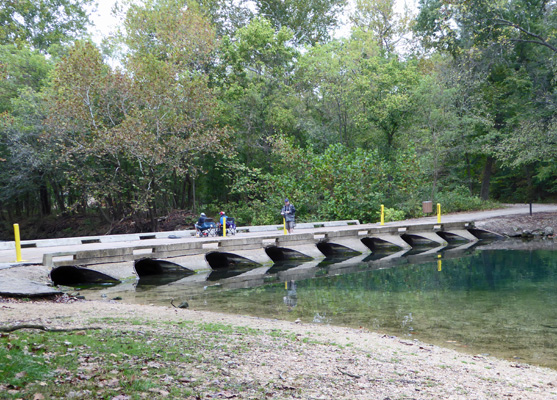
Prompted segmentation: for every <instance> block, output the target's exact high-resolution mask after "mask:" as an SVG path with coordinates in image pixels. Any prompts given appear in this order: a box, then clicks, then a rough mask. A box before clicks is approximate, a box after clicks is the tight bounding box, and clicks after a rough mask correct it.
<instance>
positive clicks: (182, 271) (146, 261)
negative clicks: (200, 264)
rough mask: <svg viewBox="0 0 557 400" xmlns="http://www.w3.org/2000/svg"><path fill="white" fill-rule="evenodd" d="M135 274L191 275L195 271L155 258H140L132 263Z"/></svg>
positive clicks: (140, 275) (141, 275)
mask: <svg viewBox="0 0 557 400" xmlns="http://www.w3.org/2000/svg"><path fill="white" fill-rule="evenodd" d="M134 268H135V272H136V273H137V276H139V277H143V276H153V275H182V276H187V275H192V274H194V273H195V271H192V270H191V269H188V268H186V267H182V266H181V265H179V264H176V263H173V262H170V261H166V260H156V259H152V258H142V259H141V260H137V261H136V262H135V263H134Z"/></svg>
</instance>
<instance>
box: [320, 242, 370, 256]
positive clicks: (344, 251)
mask: <svg viewBox="0 0 557 400" xmlns="http://www.w3.org/2000/svg"><path fill="white" fill-rule="evenodd" d="M317 248H318V249H319V251H320V252H321V253H323V254H324V255H325V257H335V256H357V255H360V254H362V253H361V252H359V251H358V250H354V249H351V248H350V247H346V246H343V245H341V244H337V243H331V242H319V243H317Z"/></svg>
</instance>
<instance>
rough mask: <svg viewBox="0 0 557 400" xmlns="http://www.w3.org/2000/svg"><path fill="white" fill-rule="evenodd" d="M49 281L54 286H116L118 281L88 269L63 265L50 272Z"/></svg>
mask: <svg viewBox="0 0 557 400" xmlns="http://www.w3.org/2000/svg"><path fill="white" fill-rule="evenodd" d="M50 279H51V280H52V282H54V284H55V285H64V286H79V285H100V284H117V283H120V280H118V279H116V278H113V277H112V276H110V275H107V274H104V273H102V272H99V271H95V270H93V269H89V268H83V267H76V266H73V265H64V266H61V267H56V268H54V269H53V270H52V271H50Z"/></svg>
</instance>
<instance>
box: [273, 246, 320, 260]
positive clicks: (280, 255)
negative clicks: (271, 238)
mask: <svg viewBox="0 0 557 400" xmlns="http://www.w3.org/2000/svg"><path fill="white" fill-rule="evenodd" d="M265 253H267V255H268V256H269V258H270V259H271V260H273V261H274V262H277V261H288V260H296V261H311V260H313V258H312V257H310V256H307V255H305V254H303V253H300V252H299V251H296V250H292V249H287V248H285V247H278V246H267V247H265Z"/></svg>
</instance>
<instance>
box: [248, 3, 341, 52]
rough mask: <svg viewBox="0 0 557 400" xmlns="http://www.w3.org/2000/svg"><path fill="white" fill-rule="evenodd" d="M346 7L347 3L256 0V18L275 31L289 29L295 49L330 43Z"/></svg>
mask: <svg viewBox="0 0 557 400" xmlns="http://www.w3.org/2000/svg"><path fill="white" fill-rule="evenodd" d="M346 4H347V1H346V0H308V1H298V0H255V5H256V8H257V13H258V15H259V16H260V17H263V18H265V19H267V20H269V21H271V24H272V25H273V26H274V27H275V29H276V30H280V29H282V28H289V29H291V30H292V32H294V37H293V41H294V43H295V44H296V45H304V44H312V45H313V44H315V43H318V42H325V41H327V40H329V38H330V34H331V31H332V29H334V28H335V27H337V26H338V24H339V18H340V14H341V13H342V11H343V10H344V7H345V6H346Z"/></svg>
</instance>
